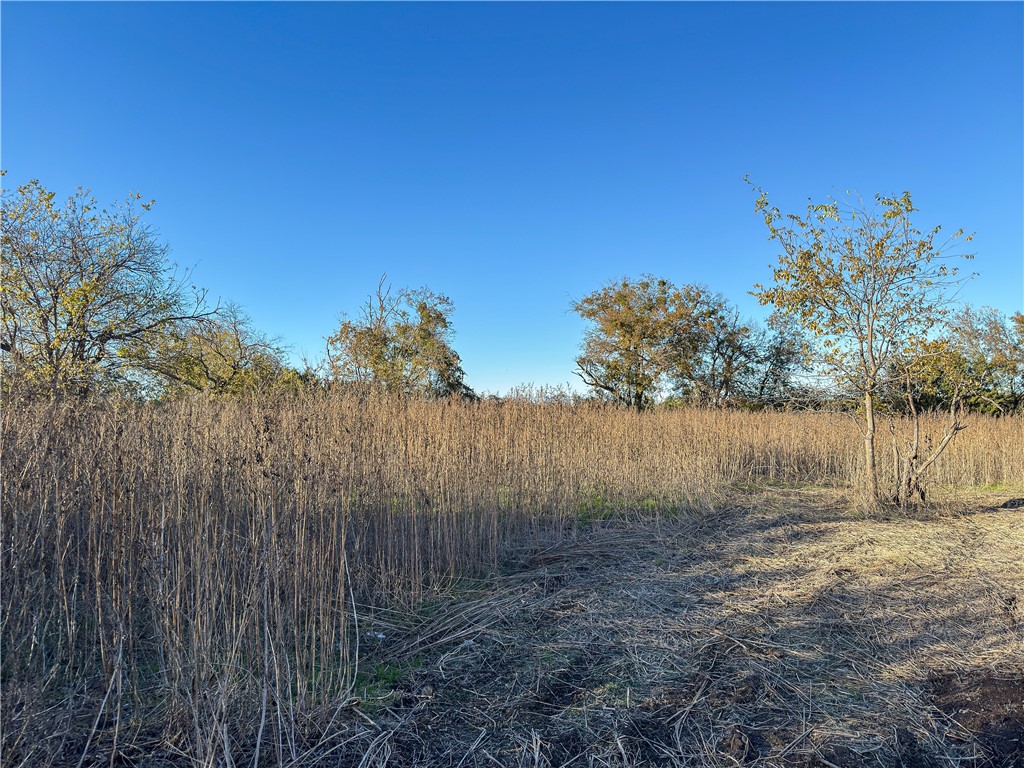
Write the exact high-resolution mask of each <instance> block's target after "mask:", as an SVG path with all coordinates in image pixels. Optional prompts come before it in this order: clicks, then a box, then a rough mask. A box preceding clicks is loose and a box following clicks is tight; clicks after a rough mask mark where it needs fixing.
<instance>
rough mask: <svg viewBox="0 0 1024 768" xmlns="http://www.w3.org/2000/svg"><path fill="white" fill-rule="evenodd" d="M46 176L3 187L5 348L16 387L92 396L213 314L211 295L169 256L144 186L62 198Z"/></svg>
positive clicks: (9, 379)
mask: <svg viewBox="0 0 1024 768" xmlns="http://www.w3.org/2000/svg"><path fill="white" fill-rule="evenodd" d="M54 198H55V195H54V193H52V192H49V191H47V190H46V188H45V187H43V186H42V185H41V184H40V183H39V182H38V181H31V182H29V183H28V184H24V185H22V186H20V187H17V188H16V189H15V190H4V193H3V214H2V243H3V260H2V280H0V348H2V349H3V351H4V353H5V354H4V358H3V363H4V379H5V384H6V385H7V386H11V385H16V386H22V387H24V388H25V389H26V390H28V391H30V392H34V393H45V394H47V395H49V396H62V395H72V396H78V397H81V396H85V395H88V394H90V393H92V392H96V391H103V390H104V389H107V388H110V387H112V386H117V385H118V384H119V383H122V382H124V381H125V379H126V378H128V377H129V376H130V375H131V373H132V372H133V371H138V370H139V369H140V365H139V362H140V361H139V359H138V357H137V355H136V354H135V351H137V350H139V349H141V348H149V347H152V346H154V345H156V344H157V343H158V342H159V341H160V340H162V339H165V338H167V337H170V336H174V335H176V334H179V333H180V332H181V329H182V328H183V327H185V326H187V325H188V324H189V323H193V322H195V321H197V320H201V319H203V318H208V317H210V316H212V315H213V314H214V312H213V311H212V310H210V309H208V308H207V307H206V303H205V294H204V293H203V292H202V291H199V290H197V289H196V288H195V287H194V286H192V285H190V284H189V282H188V275H187V274H182V273H180V272H178V271H176V270H175V268H174V266H173V265H171V264H170V263H169V262H168V253H169V249H168V247H167V246H166V245H163V244H161V243H160V242H158V240H157V238H156V234H155V233H154V231H153V230H152V228H151V227H149V226H148V225H147V224H146V223H145V222H144V221H143V214H144V213H145V212H147V211H149V210H150V208H151V206H152V202H143V201H142V198H141V196H140V195H138V194H134V195H131V196H129V197H128V198H127V199H126V200H125V201H123V202H121V203H118V204H115V205H113V206H111V207H109V208H100V207H99V206H98V204H97V203H96V200H95V199H94V198H93V197H92V196H91V194H90V193H89V191H88V190H86V189H83V188H81V187H80V188H78V190H77V191H76V192H75V193H74V194H73V195H71V196H70V197H69V198H68V199H67V200H66V201H65V203H64V204H63V205H59V204H58V203H55V201H54Z"/></svg>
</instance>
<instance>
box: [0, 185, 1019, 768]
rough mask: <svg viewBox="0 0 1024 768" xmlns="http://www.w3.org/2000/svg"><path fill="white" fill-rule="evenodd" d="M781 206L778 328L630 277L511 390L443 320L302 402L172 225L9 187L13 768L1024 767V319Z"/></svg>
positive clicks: (345, 367) (2, 510)
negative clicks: (542, 370) (555, 376)
mask: <svg viewBox="0 0 1024 768" xmlns="http://www.w3.org/2000/svg"><path fill="white" fill-rule="evenodd" d="M757 192H758V196H757V202H756V209H757V210H758V211H759V212H760V213H761V215H762V216H763V217H764V220H765V223H766V225H767V228H768V234H769V238H770V239H771V240H773V241H775V242H776V243H777V244H778V245H779V247H780V248H781V249H782V251H783V252H782V254H781V255H780V256H779V266H778V268H777V269H776V270H775V274H774V283H773V284H771V285H769V286H767V287H765V286H757V287H756V288H755V291H754V294H755V295H756V296H758V297H759V298H760V300H761V301H762V302H764V303H765V304H770V305H772V307H773V309H774V314H773V315H772V316H771V318H770V320H769V321H768V322H767V324H759V323H755V322H753V321H746V320H744V319H742V318H741V317H740V316H739V313H738V311H737V310H736V309H735V307H734V306H733V305H732V304H730V302H729V301H728V300H727V299H726V298H725V297H724V296H722V295H720V294H717V293H715V292H714V291H712V290H711V289H710V288H708V287H707V286H702V285H696V284H683V285H676V284H674V283H673V282H672V281H670V280H668V279H665V278H661V277H657V276H653V275H644V276H641V277H639V278H628V277H627V278H622V279H620V280H614V281H612V282H610V283H607V284H605V286H604V287H602V288H598V289H597V290H595V291H594V292H593V293H591V294H589V295H588V296H585V297H582V298H580V299H577V300H574V301H573V302H572V309H573V310H574V311H575V312H576V313H577V314H578V315H579V316H580V318H581V319H583V320H584V321H585V323H586V324H587V325H586V329H585V331H584V335H583V339H582V343H581V345H580V354H579V356H578V357H577V358H576V359H575V361H574V362H575V365H576V368H575V370H574V373H575V374H576V375H577V376H578V377H579V378H580V380H581V381H582V382H583V384H584V385H585V387H586V392H585V393H583V394H580V393H573V392H568V391H564V390H559V391H550V390H549V391H545V390H530V389H521V390H518V391H513V392H512V393H509V394H508V395H506V396H505V397H497V396H481V395H479V394H478V393H476V392H474V391H473V389H472V388H471V386H470V385H469V383H467V381H466V372H465V370H464V369H463V367H462V360H461V358H460V356H459V355H458V353H456V351H455V348H454V329H453V325H452V321H451V318H452V313H453V311H454V306H453V304H452V302H451V300H450V299H449V298H448V297H446V296H444V295H442V294H437V293H434V292H433V291H431V290H429V289H427V288H421V289H416V290H410V289H397V290H396V289H393V288H392V287H391V286H390V285H388V284H387V282H386V279H385V278H382V279H381V282H380V284H379V285H378V287H377V291H376V293H375V295H373V296H371V297H370V299H369V300H368V301H367V302H366V304H365V305H364V307H362V309H361V310H359V311H357V312H356V313H355V314H354V315H345V316H343V317H342V319H341V321H340V325H339V327H338V328H337V329H336V330H335V331H334V332H333V333H326V334H325V337H324V340H325V349H324V356H323V358H322V359H321V360H319V361H311V362H309V363H308V364H307V365H305V366H304V367H303V369H302V370H300V369H297V368H295V367H293V366H292V365H291V364H289V362H288V361H287V359H286V358H287V355H286V350H285V347H284V346H283V344H282V343H281V342H280V341H278V340H275V339H271V338H269V337H268V336H266V335H265V334H263V333H261V332H260V331H258V330H257V329H255V328H254V327H253V325H252V322H251V321H250V320H249V318H248V317H247V316H246V315H245V313H244V311H243V310H242V309H241V308H240V307H238V306H236V305H233V304H220V303H217V302H214V303H211V302H208V301H207V297H206V294H205V292H203V291H202V290H200V289H197V288H195V287H194V286H192V285H191V283H190V280H189V276H188V275H187V274H185V273H181V272H177V271H175V269H174V268H172V267H171V266H170V265H169V262H168V261H167V255H168V249H167V247H166V246H164V245H161V244H160V243H159V242H158V241H157V239H156V237H155V235H154V232H153V231H152V230H151V229H150V228H149V227H148V226H147V225H146V224H145V221H144V214H145V213H146V212H147V211H148V210H149V205H150V204H148V203H147V204H142V203H141V202H140V198H139V197H138V196H137V195H136V196H133V197H131V198H129V199H128V200H127V201H125V202H124V203H123V204H118V205H115V206H111V207H109V208H103V209H101V208H99V206H98V205H97V204H96V202H95V201H94V200H93V199H92V198H91V197H90V196H89V194H88V192H86V191H84V190H79V192H77V193H76V194H74V195H72V197H71V198H69V199H68V201H67V202H66V203H65V204H64V206H63V207H61V206H60V205H58V204H56V203H55V202H54V199H55V198H54V195H53V194H52V193H50V192H48V191H47V190H46V189H45V188H44V187H42V186H41V185H40V184H39V183H38V182H31V183H29V184H26V185H24V186H22V187H20V188H18V189H17V190H13V191H12V190H5V191H4V208H3V248H4V252H3V260H2V262H0V263H2V267H3V275H2V276H3V282H2V292H0V310H2V312H0V350H2V353H3V354H2V357H0V363H2V365H0V374H2V377H0V379H2V394H3V400H4V403H3V406H4V407H3V412H2V416H0V421H2V423H0V428H2V432H0V450H2V454H0V459H2V462H3V472H2V481H0V482H2V491H3V498H2V504H0V523H2V530H0V538H2V541H0V574H2V580H3V583H2V587H3V589H2V598H0V612H2V613H0V653H2V662H3V667H2V678H0V684H2V691H0V693H2V708H0V750H2V752H0V757H2V760H3V765H4V766H7V765H11V766H19V767H24V768H29V767H30V766H75V768H83V767H84V766H100V765H105V766H111V767H112V768H113V766H119V765H146V766H150V765H152V766H186V765H187V766H197V767H198V766H203V767H204V768H215V767H217V768H219V767H220V766H224V767H225V768H229V767H233V766H242V765H246V766H252V767H253V768H259V767H260V766H293V767H294V768H304V767H305V766H313V765H336V766H348V765H357V766H360V768H362V767H363V766H371V765H375V766H384V765H415V766H434V765H436V766H442V765H445V766H458V768H461V767H462V766H469V765H474V766H482V765H524V766H525V765H532V766H541V765H551V766H556V765H570V764H572V765H623V766H626V765H654V764H658V765H671V766H683V765H693V766H719V765H747V764H749V765H765V766H768V765H771V766H775V765H794V766H812V765H813V766H818V765H821V766H829V767H831V768H835V767H836V766H840V768H853V767H854V766H859V765H863V764H877V765H881V766H888V765H914V766H924V765H929V766H930V765H953V764H956V765H966V766H971V767H972V768H982V767H983V766H1011V765H1017V766H1019V765H1021V764H1024V751H1022V747H1021V739H1022V738H1024V711H1022V709H1024V708H1022V707H1021V705H1020V697H1017V696H1015V695H1014V692H1019V690H1020V687H1019V686H1020V685H1021V684H1022V681H1024V650H1022V644H1021V633H1022V632H1024V623H1022V622H1024V614H1022V613H1021V609H1020V606H1021V605H1022V604H1024V593H1021V591H1020V582H1021V580H1022V576H1024V575H1022V573H1021V570H1020V564H1021V562H1022V561H1024V534H1022V529H1021V523H1020V520H1021V518H1020V511H1019V510H1018V509H1017V508H1016V506H1015V503H1014V499H1013V498H1011V497H1013V496H1022V495H1024V488H1022V487H1021V483H1022V482H1024V416H1022V410H1024V315H1022V314H1020V313H1017V314H1015V315H1013V316H1012V317H1010V316H1006V315H1004V314H1002V313H1000V312H998V311H997V310H993V309H987V308H986V309H970V308H963V307H955V305H954V304H953V302H952V300H951V298H950V296H951V295H953V294H954V293H955V288H956V287H957V286H959V284H960V283H961V282H962V280H961V278H960V277H958V272H957V269H958V268H957V266H955V262H954V259H960V258H961V257H962V258H965V259H967V258H970V255H969V254H953V253H951V252H949V248H950V244H951V243H952V242H953V241H955V240H956V239H957V238H958V237H959V235H960V234H961V233H957V235H954V236H953V238H952V239H951V240H949V241H946V242H938V240H937V239H936V235H937V233H938V229H937V228H936V229H933V230H930V231H928V232H926V233H924V234H922V233H921V232H919V231H917V230H916V229H914V227H913V225H912V224H911V218H912V216H913V214H914V213H915V211H916V209H915V208H914V207H913V205H912V203H911V200H910V196H909V194H904V195H903V196H902V197H882V196H879V197H877V198H876V200H875V204H874V206H873V207H865V206H863V205H862V204H860V203H857V204H856V205H854V207H852V208H851V207H848V206H847V207H844V206H841V205H839V204H838V203H835V202H834V201H833V202H830V203H827V204H823V205H812V206H810V207H809V208H808V212H807V214H806V216H804V217H798V216H783V215H782V214H781V213H780V212H779V211H778V210H777V209H775V208H774V207H772V206H770V205H769V203H768V199H767V196H766V195H765V193H763V192H762V191H761V190H757ZM965 239H969V237H967V238H965ZM951 317H955V318H956V322H950V318H951ZM567 362H568V361H567ZM1016 501H1020V500H1019V499H1017V500H1016ZM1007 505H1008V506H1007ZM912 568H913V569H916V570H915V571H914V575H913V576H909V575H908V574H909V573H910V569H912ZM865 649H867V650H865ZM965 712H966V713H968V714H967V715H965V714H964V713H965Z"/></svg>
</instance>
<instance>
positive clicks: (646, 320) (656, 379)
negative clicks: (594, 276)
mask: <svg viewBox="0 0 1024 768" xmlns="http://www.w3.org/2000/svg"><path fill="white" fill-rule="evenodd" d="M706 293H707V292H706V291H705V289H703V288H701V287H699V286H693V285H685V286H683V287H682V288H676V287H675V286H674V285H672V283H670V282H669V281H668V280H663V279H660V278H656V277H654V276H652V275H644V276H643V277H641V278H640V279H639V280H629V279H627V278H623V279H622V280H621V281H617V282H613V283H610V284H608V285H606V286H605V287H604V288H601V289H599V290H597V291H594V292H593V293H591V294H590V295H589V296H586V297H584V298H583V299H580V300H579V301H576V302H574V303H573V305H572V309H573V311H574V312H576V313H577V314H578V315H579V316H580V317H582V318H583V319H584V320H587V321H588V322H589V323H590V327H589V328H588V329H587V331H586V334H585V336H584V338H583V349H582V352H581V354H580V355H579V357H577V358H576V366H577V368H576V371H575V373H576V375H577V376H579V377H580V378H581V379H582V380H583V382H584V383H585V384H587V386H589V387H591V388H592V389H594V390H597V391H598V392H601V393H602V394H603V395H604V396H605V397H608V398H609V399H612V400H615V401H616V402H619V403H622V404H623V405H626V406H629V407H631V408H635V409H636V410H638V411H641V410H643V409H644V408H647V407H648V406H650V405H651V404H652V403H653V402H654V399H655V397H656V396H657V394H658V392H659V391H660V390H661V389H662V387H663V386H664V383H665V380H666V378H667V377H668V376H669V375H670V374H673V375H675V376H676V377H677V378H682V377H687V376H689V374H690V369H691V368H692V366H693V364H694V363H695V360H696V356H697V351H698V349H699V348H700V346H701V342H702V338H703V335H704V333H705V328H704V327H703V324H704V323H705V322H706V321H707V319H708V317H709V311H708V308H707V306H706V301H705V296H706Z"/></svg>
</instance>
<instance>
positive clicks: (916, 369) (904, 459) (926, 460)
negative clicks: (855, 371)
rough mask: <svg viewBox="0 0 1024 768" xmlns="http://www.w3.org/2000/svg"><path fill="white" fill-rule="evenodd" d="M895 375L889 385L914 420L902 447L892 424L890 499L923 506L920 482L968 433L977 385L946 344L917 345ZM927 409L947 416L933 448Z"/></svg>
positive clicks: (896, 363)
mask: <svg viewBox="0 0 1024 768" xmlns="http://www.w3.org/2000/svg"><path fill="white" fill-rule="evenodd" d="M891 373H892V381H891V383H892V385H893V386H894V387H897V388H899V390H900V391H901V395H902V398H903V400H904V403H905V405H906V413H907V415H908V416H909V418H910V435H909V437H907V438H906V439H905V440H904V441H902V443H901V440H900V438H899V435H898V434H897V429H896V421H895V419H894V418H892V417H891V416H890V418H889V431H890V433H891V435H892V452H893V480H894V491H893V495H892V499H893V501H894V502H896V503H898V504H899V505H900V506H901V507H905V506H906V505H907V504H908V503H909V502H910V501H911V499H912V498H913V497H914V496H917V497H918V498H919V499H920V500H921V501H922V502H923V501H924V500H925V491H924V486H923V485H922V484H921V478H922V477H923V475H924V474H925V472H926V471H927V470H928V468H929V467H931V466H932V464H934V463H935V460H936V459H938V458H939V456H940V455H942V452H943V451H944V450H945V449H946V446H948V445H949V444H950V442H952V440H953V438H954V437H956V435H957V433H958V432H960V431H961V430H963V429H966V428H967V425H966V423H965V422H964V412H965V406H966V403H967V400H968V398H969V397H970V395H971V393H972V392H975V391H977V388H978V380H977V378H976V377H975V376H974V375H973V372H972V371H971V366H970V363H969V362H968V361H967V359H966V358H965V357H964V356H963V355H962V354H961V353H960V351H959V350H958V349H956V347H955V346H954V344H953V343H952V342H951V341H950V340H949V339H948V338H944V339H936V340H932V341H919V342H918V343H917V344H916V346H915V348H912V349H908V350H904V351H903V352H901V353H900V354H897V355H895V356H894V358H893V362H892V371H891ZM925 404H927V405H928V406H930V410H932V411H937V410H938V409H939V408H944V409H946V411H947V419H946V422H945V426H944V428H943V431H942V435H941V436H940V437H939V438H938V441H937V442H936V443H935V444H934V446H932V445H930V443H931V441H930V440H927V441H926V444H925V445H924V446H922V434H921V411H922V406H924V405H925Z"/></svg>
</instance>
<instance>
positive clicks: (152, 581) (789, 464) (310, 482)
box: [2, 392, 1024, 766]
mask: <svg viewBox="0 0 1024 768" xmlns="http://www.w3.org/2000/svg"><path fill="white" fill-rule="evenodd" d="M12 405H13V404H12ZM848 418H849V416H846V415H843V414H827V413H744V412H738V411H726V412H723V411H712V410H699V409H678V410H666V411H658V412H643V413H637V412H634V411H629V410H625V409H618V408H615V407H614V406H608V405H604V406H602V405H593V404H579V405H571V404H539V403H531V402H524V401H505V402H496V401H482V402H470V401H460V400H435V401H429V400H424V399H410V398H407V397H403V396H389V395H385V394H381V393H375V392H367V393H364V394H363V395H361V396H358V395H353V394H349V395H335V396H330V395H323V396H316V395H308V396H302V397H293V396H280V397H276V398H263V399H261V398H242V399H231V400H225V399H222V398H214V397H205V396H198V397H193V398H187V399H182V400H179V401H176V402H169V403H157V404H138V403H130V402H114V401H100V402H86V403H82V402H65V403H56V402H36V403H30V402H27V403H18V404H16V405H13V407H8V408H5V410H4V415H3V435H2V438H3V444H2V447H3V460H4V473H3V499H4V503H3V537H4V538H3V555H2V557H3V562H2V572H3V574H4V589H3V616H4V622H3V638H2V640H3V652H4V659H3V683H4V707H3V733H4V737H3V738H4V754H5V764H10V765H26V766H27V765H45V764H54V765H65V764H75V763H76V761H77V760H78V759H79V757H82V758H83V764H90V765H91V764H101V763H105V762H107V761H109V760H114V761H115V764H117V761H124V760H128V761H131V760H136V761H139V760H164V761H169V762H175V761H178V760H183V761H185V762H187V763H191V764H197V765H211V766H212V765H223V764H226V762H227V761H228V760H229V759H233V760H235V761H236V764H239V765H241V764H256V765H259V764H296V765H299V764H303V760H305V759H312V757H314V756H317V755H319V754H320V753H319V752H318V751H317V750H318V749H320V748H322V744H321V740H322V739H325V738H328V737H330V739H333V740H334V741H331V744H332V745H333V744H336V740H337V738H339V737H338V734H339V733H342V734H344V733H348V732H351V735H352V736H353V737H354V736H355V734H356V733H357V732H358V730H359V729H358V727H357V726H356V725H353V723H352V722H351V714H350V713H349V712H348V710H349V709H350V708H352V707H353V706H354V701H355V700H356V699H357V698H358V697H359V696H360V695H365V690H362V693H361V687H362V688H363V689H365V686H366V684H367V683H366V680H367V678H366V675H367V670H366V668H365V666H364V667H363V668H362V669H360V666H359V659H360V655H361V654H362V653H367V652H368V651H367V646H371V647H372V646H373V645H374V640H373V636H370V637H368V636H367V635H366V632H367V631H368V626H369V625H367V624H362V625H361V624H360V619H361V617H362V619H363V621H367V619H366V616H370V615H373V611H372V608H374V607H376V608H396V607H400V608H404V609H405V610H411V611H415V610H417V609H418V608H419V607H420V606H422V604H423V600H424V599H425V598H429V597H430V596H431V595H436V594H439V593H445V592H447V591H450V590H451V589H452V588H456V587H457V586H458V585H459V584H460V580H462V579H465V578H466V577H470V576H474V575H476V576H479V575H483V574H487V573H493V572H494V570H495V568H497V567H499V566H500V565H501V564H502V558H503V553H506V552H507V551H509V548H510V547H511V548H513V549H515V548H522V547H523V546H528V545H529V544H530V542H533V543H534V545H535V546H541V545H542V544H546V543H550V541H551V535H552V534H553V533H555V532H558V531H563V532H567V531H569V530H570V529H574V528H579V527H580V526H581V525H586V524H587V523H588V522H592V521H599V520H602V519H606V518H616V519H623V518H625V519H634V520H652V519H659V518H660V519H664V520H667V519H675V518H680V517H687V516H690V515H692V514H694V513H696V512H699V511H701V510H703V511H705V512H709V511H711V510H714V509H722V508H728V507H730V505H731V504H733V503H734V501H735V499H736V498H737V494H740V495H742V494H744V493H746V492H748V491H749V490H750V489H752V488H758V487H763V486H766V485H774V486H797V487H810V486H819V487H829V486H832V487H839V488H849V487H851V484H852V483H853V482H854V481H855V480H856V478H858V477H859V476H860V470H861V466H860V463H859V462H860V461H862V451H861V449H860V445H859V441H858V440H856V439H853V440H851V439H850V433H849V431H848V430H847V429H846V425H845V423H844V422H845V420H846V419H848ZM1022 477H1024V424H1022V423H1021V421H1020V419H1019V418H1000V419H997V418H992V417H985V416H976V417H972V419H971V423H970V427H969V429H967V430H966V431H965V432H964V433H963V434H962V435H961V436H960V438H959V439H958V440H957V441H956V442H955V443H954V444H953V446H952V447H951V448H950V449H949V450H948V451H947V452H945V453H944V454H943V456H942V457H941V459H940V460H939V463H938V465H937V466H936V467H935V476H934V480H935V481H936V482H938V483H940V484H942V485H943V486H946V487H947V489H969V488H978V487H986V486H988V487H992V486H1001V485H1005V484H1008V483H1010V484H1012V483H1014V482H1017V483H1019V479H1020V478H1022ZM681 545H682V546H685V542H681ZM360 644H362V646H363V648H362V651H361V650H360ZM371 658H372V654H371ZM385 659H386V657H385ZM373 663H377V662H373ZM364 725H365V723H364ZM353 728H354V729H355V730H352V729H353ZM310 750H312V751H310ZM147 764H148V763H147Z"/></svg>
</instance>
